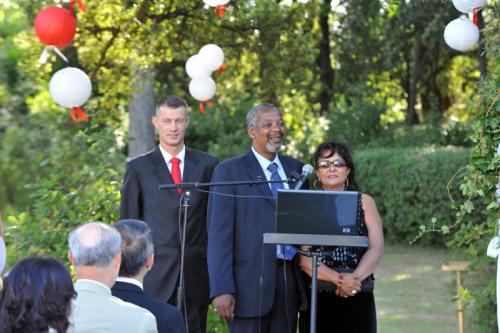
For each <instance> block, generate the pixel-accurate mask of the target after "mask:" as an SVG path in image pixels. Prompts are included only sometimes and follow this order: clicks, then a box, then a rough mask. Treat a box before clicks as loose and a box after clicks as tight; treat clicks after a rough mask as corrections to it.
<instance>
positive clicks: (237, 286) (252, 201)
mask: <svg viewBox="0 0 500 333" xmlns="http://www.w3.org/2000/svg"><path fill="white" fill-rule="evenodd" d="M284 131H285V127H284V123H283V118H282V116H281V112H280V110H279V109H278V108H277V107H275V106H274V105H271V104H261V105H258V106H256V107H254V108H253V109H251V110H250V111H249V112H248V114H247V132H248V135H249V136H250V138H251V140H252V148H251V149H249V150H248V151H247V152H246V154H244V155H241V156H238V157H235V158H232V159H229V160H226V161H224V162H222V163H221V164H219V165H218V166H217V167H216V168H215V171H214V176H213V177H212V181H215V182H217V181H244V180H248V181H255V180H274V181H279V180H283V181H284V180H286V179H287V178H289V177H290V175H291V173H292V172H294V171H295V172H298V173H300V172H301V168H302V165H303V164H302V163H301V162H299V161H297V160H295V159H293V158H291V157H287V156H282V155H278V154H277V152H278V150H279V149H280V148H281V145H282V139H283V135H284ZM280 187H281V188H283V187H284V188H287V187H288V185H287V184H286V183H273V184H261V185H257V186H248V185H236V186H221V187H217V192H219V193H222V194H224V195H219V193H211V194H210V198H209V204H208V269H209V275H210V296H211V297H214V298H215V299H214V302H215V308H216V311H217V314H218V315H219V316H221V317H223V318H227V319H229V321H228V323H229V328H230V330H231V332H238V333H239V332H249V333H250V332H263V333H266V332H277V333H281V332H288V333H294V332H295V330H296V324H297V313H298V285H297V282H298V281H297V279H296V276H297V272H296V269H297V265H296V262H294V259H293V254H294V253H293V251H292V252H291V253H290V256H287V257H286V258H284V257H283V253H282V252H283V248H282V247H280V251H277V250H278V248H277V247H276V246H274V245H263V237H262V235H263V234H264V233H266V232H274V231H275V222H274V220H275V210H276V202H275V197H276V190H277V188H280ZM287 250H288V249H287ZM278 252H280V253H279V256H278ZM287 252H288V251H287ZM295 259H296V258H295Z"/></svg>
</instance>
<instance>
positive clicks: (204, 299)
mask: <svg viewBox="0 0 500 333" xmlns="http://www.w3.org/2000/svg"><path fill="white" fill-rule="evenodd" d="M217 163H218V160H217V158H216V157H214V156H212V155H209V154H207V153H204V152H201V151H198V150H195V149H189V148H187V147H186V156H185V164H184V173H183V181H184V182H209V181H210V178H211V176H212V172H213V169H214V167H215V166H216V165H217ZM126 167H127V172H126V174H125V178H124V180H123V187H122V191H121V194H122V198H121V207H120V218H121V219H127V218H133V219H139V220H143V221H144V222H146V223H147V224H148V225H149V226H150V228H151V230H152V231H153V240H154V246H155V263H154V265H153V269H152V270H151V271H150V272H149V273H148V274H147V275H146V277H145V279H144V290H145V291H146V293H148V294H150V295H152V296H154V297H156V298H158V299H160V300H163V301H168V300H169V299H170V298H171V297H172V296H173V295H174V291H175V290H176V286H177V282H178V278H179V270H180V256H181V253H180V242H179V198H180V197H179V195H178V194H177V192H176V191H175V190H160V189H159V188H158V186H159V185H160V184H172V183H173V181H172V177H171V175H170V172H169V171H168V167H167V164H166V163H165V160H164V159H163V156H162V154H161V151H160V149H159V148H156V149H155V150H153V151H151V152H149V153H147V154H144V155H141V156H139V157H136V158H134V159H132V160H130V161H129V162H127V164H126ZM191 192H192V196H191V207H190V208H189V211H188V220H187V231H186V249H185V262H184V267H185V271H184V276H185V292H186V297H187V299H191V300H192V301H193V302H194V304H196V305H198V306H206V305H207V304H208V303H209V297H208V294H209V292H208V272H207V224H206V207H207V200H208V195H207V194H206V193H203V192H198V191H191Z"/></svg>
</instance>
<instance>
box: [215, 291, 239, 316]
mask: <svg viewBox="0 0 500 333" xmlns="http://www.w3.org/2000/svg"><path fill="white" fill-rule="evenodd" d="M235 305H236V300H235V299H234V296H233V295H231V294H224V295H220V296H217V297H215V300H214V306H215V312H217V315H218V316H220V317H221V318H227V319H230V320H231V319H233V318H234V307H235Z"/></svg>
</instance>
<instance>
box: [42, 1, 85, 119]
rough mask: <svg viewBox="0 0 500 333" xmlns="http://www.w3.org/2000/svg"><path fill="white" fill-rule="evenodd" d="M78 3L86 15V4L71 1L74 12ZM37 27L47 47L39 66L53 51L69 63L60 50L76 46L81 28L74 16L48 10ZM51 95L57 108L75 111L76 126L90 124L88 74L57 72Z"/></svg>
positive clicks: (52, 8)
mask: <svg viewBox="0 0 500 333" xmlns="http://www.w3.org/2000/svg"><path fill="white" fill-rule="evenodd" d="M75 1H77V2H78V6H79V7H80V9H81V10H82V11H85V10H86V7H85V5H84V3H83V2H82V0H71V1H70V3H69V8H70V9H71V10H73V8H74V4H75ZM34 27H35V33H36V35H37V36H38V39H39V40H40V41H41V42H42V43H43V44H45V45H46V47H45V49H44V50H43V52H42V55H41V56H40V60H39V62H40V63H41V64H44V63H45V62H46V61H47V58H48V55H49V51H50V50H53V51H54V52H55V53H56V54H57V55H59V56H60V57H61V58H62V59H63V60H64V61H66V62H68V60H67V59H66V57H65V56H64V55H63V54H62V52H61V51H60V50H59V48H63V47H66V46H68V45H70V44H71V43H72V42H73V39H74V37H75V34H76V27H77V24H76V19H75V17H74V16H73V13H72V12H71V11H70V10H68V9H65V8H62V7H57V6H49V7H46V8H44V9H42V10H41V11H40V12H39V13H38V14H37V16H36V18H35V23H34ZM49 91H50V96H51V97H52V99H53V100H54V101H55V102H56V103H57V104H59V105H60V106H63V107H67V108H70V109H71V111H70V117H71V119H72V120H73V122H74V123H75V124H78V123H79V122H80V120H81V121H88V116H87V115H86V114H85V112H84V111H83V109H82V105H83V104H85V102H86V101H87V100H88V99H89V97H90V94H91V92H92V84H91V82H90V79H89V77H88V76H87V74H85V72H83V71H82V70H80V69H78V68H75V67H66V68H63V69H61V70H59V71H57V72H56V73H55V74H54V75H53V76H52V78H51V79H50V84H49Z"/></svg>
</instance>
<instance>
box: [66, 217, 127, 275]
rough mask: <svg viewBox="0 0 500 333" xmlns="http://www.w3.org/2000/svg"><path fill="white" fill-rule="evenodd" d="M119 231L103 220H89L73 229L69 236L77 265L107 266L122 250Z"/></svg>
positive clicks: (70, 246)
mask: <svg viewBox="0 0 500 333" xmlns="http://www.w3.org/2000/svg"><path fill="white" fill-rule="evenodd" d="M121 242H122V239H121V236H120V233H119V232H118V231H116V230H115V229H114V228H112V227H111V226H109V225H108V224H105V223H102V222H89V223H86V224H84V225H82V226H80V227H78V228H76V229H75V230H73V231H72V232H71V233H70V235H69V238H68V244H69V248H70V250H71V255H72V256H73V261H74V263H75V265H76V266H98V267H107V266H108V265H110V264H111V262H112V261H113V259H114V257H115V256H116V253H117V252H118V251H120V246H121Z"/></svg>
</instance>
